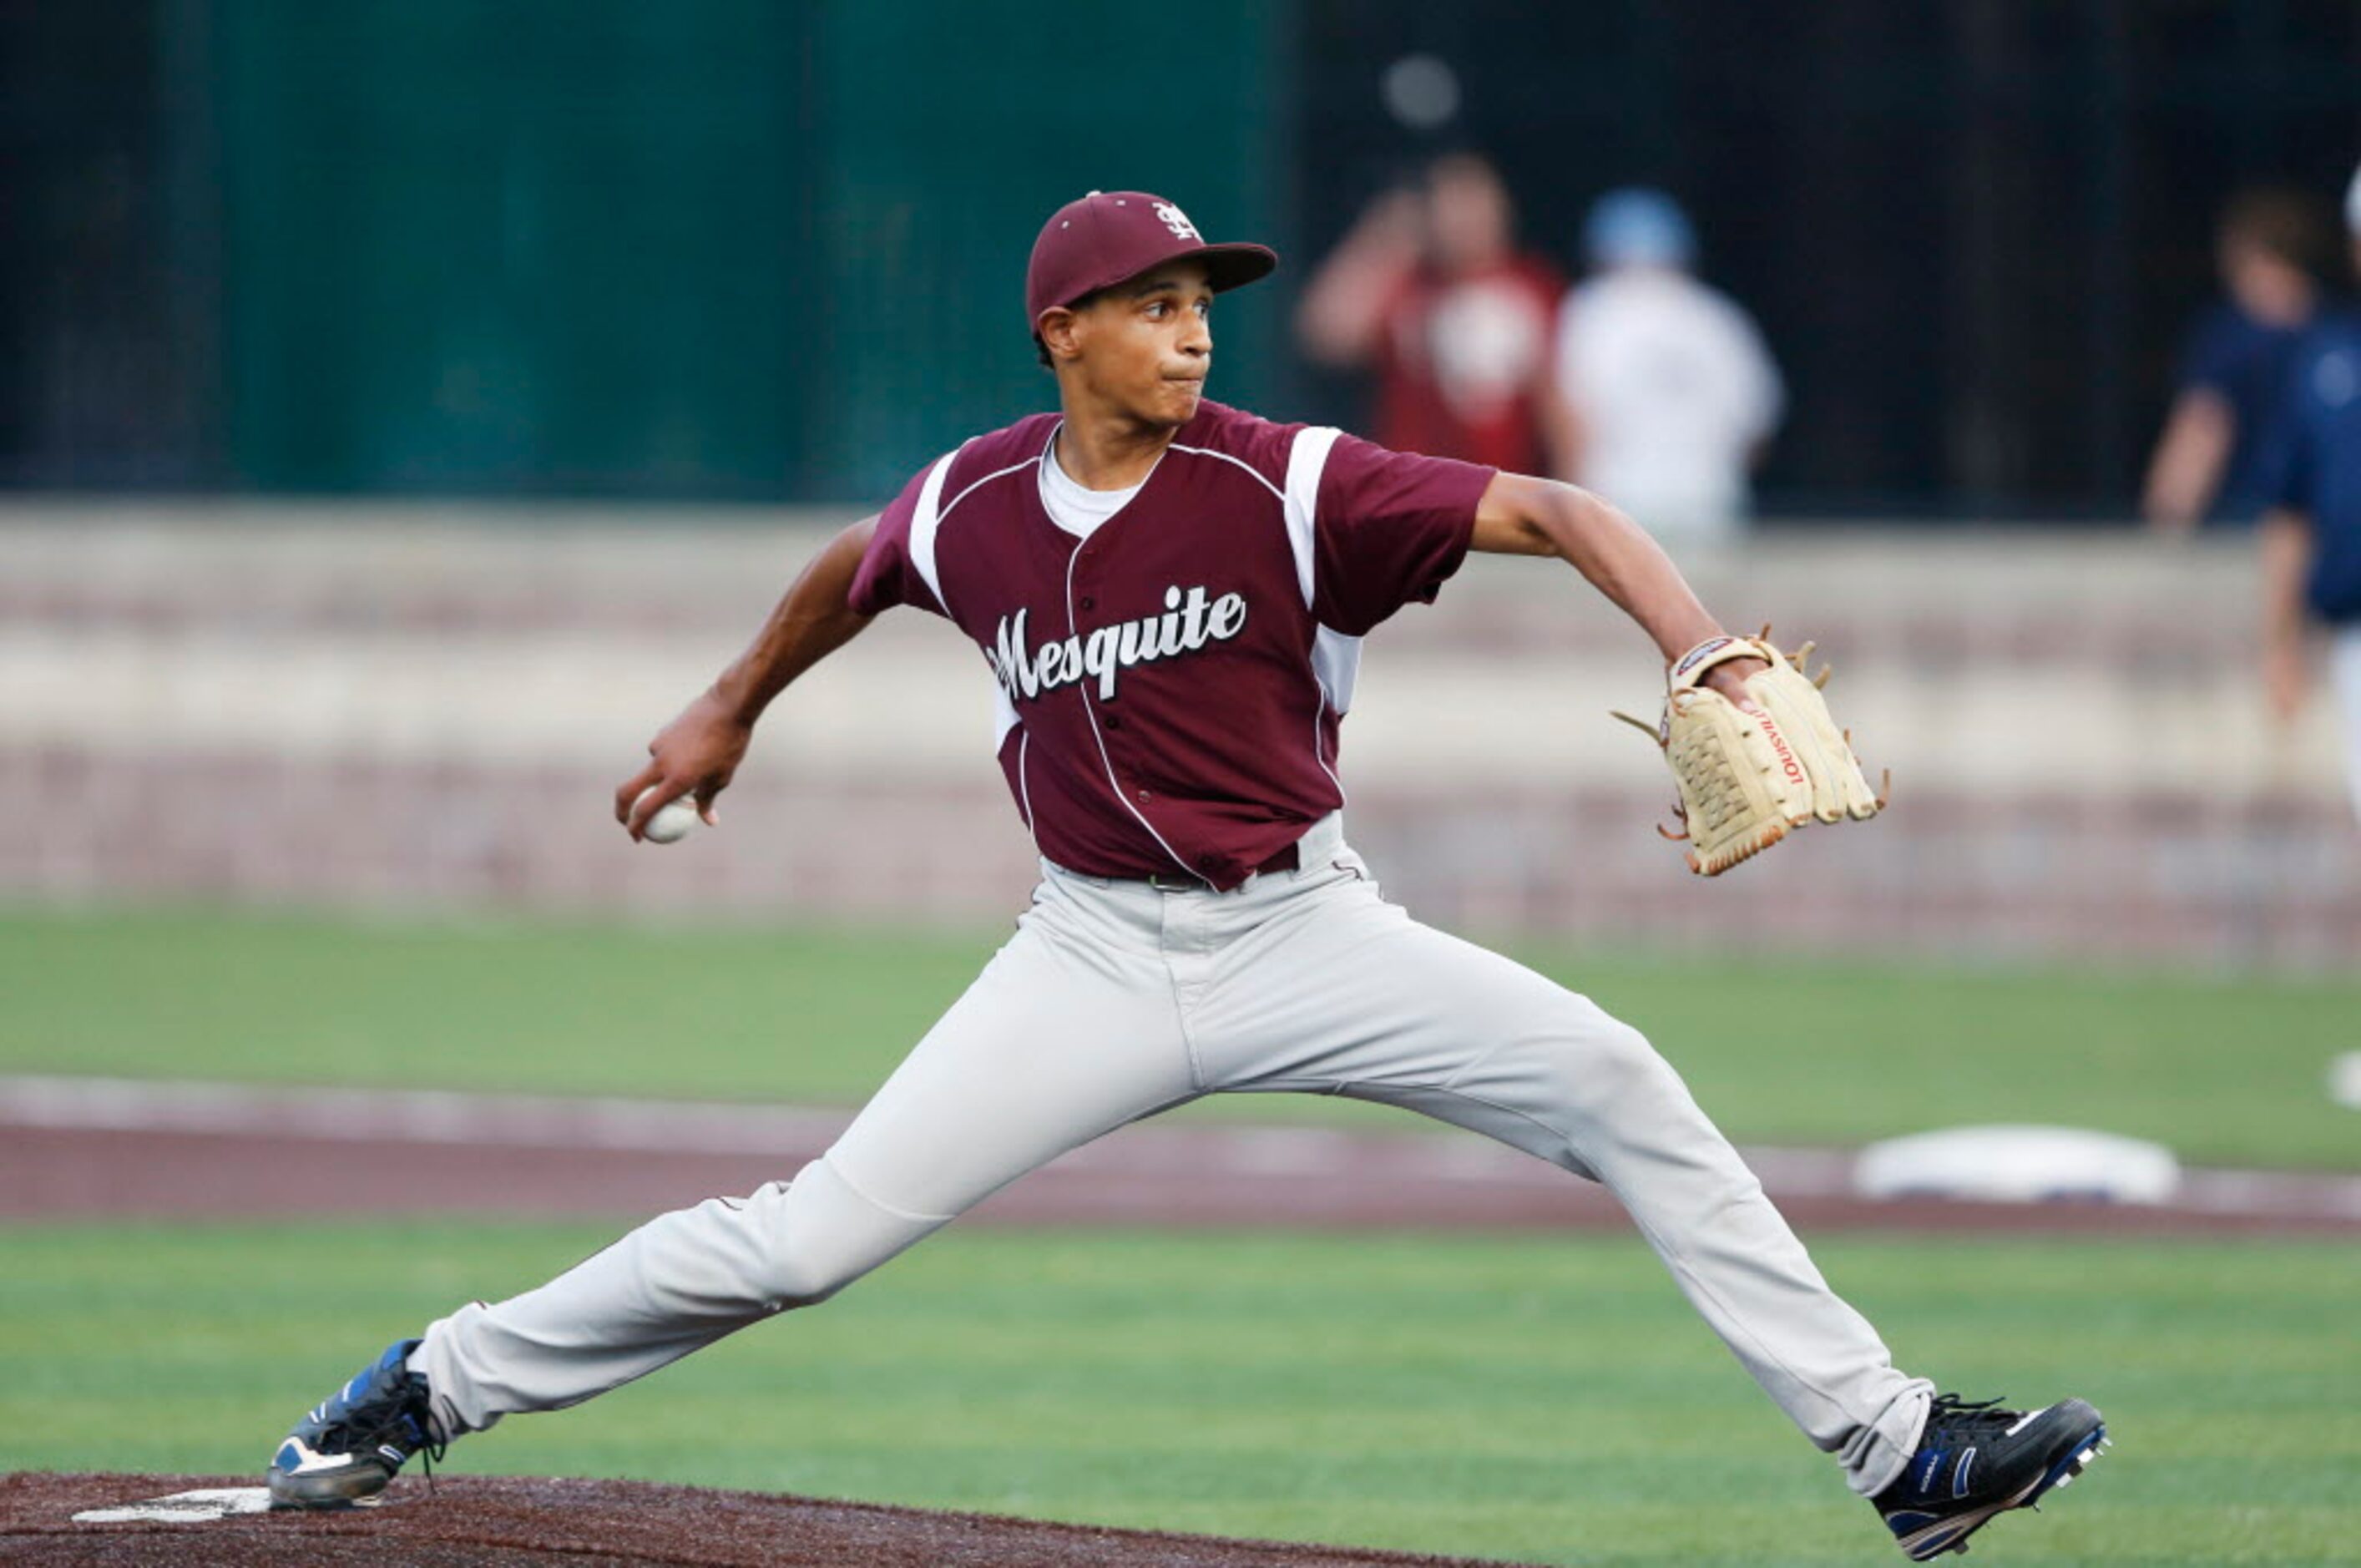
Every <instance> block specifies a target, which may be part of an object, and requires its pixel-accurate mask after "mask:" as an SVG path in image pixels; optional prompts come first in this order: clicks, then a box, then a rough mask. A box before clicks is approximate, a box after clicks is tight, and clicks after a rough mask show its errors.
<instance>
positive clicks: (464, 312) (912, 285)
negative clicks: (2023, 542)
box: [0, 0, 2361, 518]
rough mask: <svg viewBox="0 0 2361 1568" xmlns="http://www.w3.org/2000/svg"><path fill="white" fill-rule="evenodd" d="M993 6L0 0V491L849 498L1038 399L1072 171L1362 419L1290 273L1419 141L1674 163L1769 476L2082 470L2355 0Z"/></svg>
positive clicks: (2125, 441)
mask: <svg viewBox="0 0 2361 1568" xmlns="http://www.w3.org/2000/svg"><path fill="white" fill-rule="evenodd" d="M986 9H987V8H983V7H974V6H967V5H956V6H954V5H932V4H922V3H919V0H869V3H866V4H863V3H859V0H835V3H830V4H813V5H792V4H769V3H763V0H683V3H679V4H674V5H664V6H649V5H643V4H625V3H623V0H566V3H560V0H513V3H510V4H500V5H491V4H479V3H473V0H405V3H401V4H394V3H389V0H347V3H342V4H337V5H316V4H310V3H298V0H86V3H83V4H79V5H56V4H37V3H34V0H8V3H5V4H0V210H5V214H6V224H7V236H6V237H7V244H6V245H5V247H0V483H5V484H6V485H8V486H10V487H13V488H20V489H21V488H92V489H159V488H161V489H185V490H198V491H221V490H229V491H259V492H324V493H338V494H344V493H363V494H367V493H387V494H434V495H442V494H461V495H489V496H503V495H556V496H583V497H640V496H645V497H664V498H685V499H746V500H796V501H822V500H825V501H862V500H875V499H882V496H883V494H884V492H886V491H888V490H890V489H891V488H894V487H895V486H896V485H898V483H899V482H900V480H901V478H902V477H905V476H906V475H907V474H908V473H909V472H910V471H911V470H912V469H914V468H915V467H917V466H918V465H919V464H921V463H923V462H925V461H926V460H927V459H928V458H929V457H931V456H932V455H935V454H936V453H937V452H939V451H940V450H941V449H942V448H943V447H944V446H946V445H948V444H950V443H951V442H953V441H955V440H957V439H958V438H959V437H960V436H961V435H963V434H966V433H970V432H971V431H972V430H974V429H976V428H979V427H982V426H984V425H988V424H994V423H999V422H1005V421H1006V420H1007V419H1010V418H1014V417H1016V415H1018V414H1021V413H1023V412H1026V411H1030V410H1031V409H1032V408H1034V407H1037V406H1038V405H1039V404H1040V403H1041V402H1042V401H1043V400H1045V399H1046V398H1047V396H1048V395H1049V386H1048V383H1047V381H1046V380H1045V379H1044V378H1042V377H1041V375H1040V372H1039V371H1038V369H1036V368H1035V367H1033V365H1032V362H1031V356H1030V347H1029V345H1028V344H1027V342H1026V341H1025V337H1024V323H1023V322H1022V320H1021V314H1022V313H1021V311H1020V310H1019V309H1018V307H1017V294H1018V282H1019V277H1020V275H1021V270H1022V266H1023V258H1024V253H1025V249H1026V247H1027V245H1028V244H1029V242H1030V239H1031V236H1032V233H1033V230H1034V228H1035V227H1036V226H1037V225H1038V222H1039V220H1040V217H1041V216H1042V215H1043V214H1046V213H1047V212H1048V211H1049V209H1050V208H1051V207H1053V206H1054V205H1056V204H1057V203H1059V202H1060V201H1063V200H1066V199H1068V198H1070V197H1071V196H1072V195H1075V194H1079V193H1080V192H1082V190H1084V189H1087V188H1089V187H1091V186H1093V185H1096V186H1104V187H1107V188H1115V187H1118V186H1141V187H1146V188H1148V189H1154V190H1159V191H1160V192H1163V193H1165V194H1168V195H1170V196H1172V197H1174V198H1175V199H1176V200H1178V201H1179V202H1180V203H1181V204H1182V205H1183V206H1184V207H1186V208H1187V209H1188V210H1189V211H1190V212H1191V215H1192V216H1194V217H1195V218H1196V220H1197V221H1198V223H1199V225H1200V226H1202V228H1203V229H1204V230H1205V231H1206V233H1207V234H1208V235H1209V236H1213V237H1223V236H1229V235H1242V236H1243V235H1253V236H1268V237H1270V238H1271V239H1272V240H1273V241H1274V242H1275V243H1276V244H1278V245H1279V247H1281V249H1282V250H1283V251H1284V252H1285V253H1286V254H1287V256H1288V259H1289V262H1290V267H1289V269H1286V270H1283V271H1282V273H1281V275H1280V282H1279V286H1277V287H1274V288H1271V289H1268V290H1258V291H1247V292H1246V293H1245V294H1242V295H1240V296H1239V297H1238V299H1237V301H1236V302H1235V304H1232V303H1231V302H1224V321H1223V326H1224V344H1223V347H1224V356H1223V364H1222V368H1221V371H1220V381H1221V384H1220V386H1219V387H1218V388H1217V395H1222V396H1224V397H1226V398H1228V399H1229V400H1235V401H1239V402H1243V403H1246V404H1247V405H1249V406H1256V407H1259V408H1261V409H1263V410H1265V411H1268V412H1272V413H1274V414H1279V415H1284V416H1291V417H1304V416H1312V415H1317V416H1322V417H1329V418H1341V419H1345V420H1346V421H1348V422H1350V421H1353V420H1354V419H1355V418H1356V413H1357V411H1358V408H1359V389H1357V388H1356V387H1354V386H1353V385H1351V384H1350V383H1347V382H1344V381H1340V380H1337V379H1335V378H1328V377H1323V376H1319V375H1315V374H1313V373H1312V372H1310V371H1309V370H1307V369H1305V368H1304V367H1301V364H1300V363H1299V362H1298V361H1297V359H1296V357H1295V356H1294V354H1293V352H1292V349H1291V347H1290V344H1289V341H1288V338H1287V334H1286V332H1285V330H1284V328H1285V313H1286V309H1287V307H1288V306H1289V304H1290V303H1291V300H1292V291H1293V288H1294V287H1295V283H1296V282H1298V281H1300V280H1301V277H1302V276H1303V274H1304V271H1305V269H1307V268H1308V266H1309V265H1310V263H1311V262H1312V260H1314V259H1315V258H1317V257H1318V256H1319V254H1320V253H1321V252H1322V251H1323V249H1324V248H1325V247H1326V246H1327V245H1328V244H1330V243H1331V242H1333V240H1334V237H1335V236H1337V235H1338V234H1340V233H1341V232H1342V231H1343V229H1344V228H1345V225H1347V224H1348V223H1349V222H1350V221H1351V219H1352V217H1353V215H1354V214H1355V213H1356V211H1357V209H1358V207H1359V204H1360V203H1362V202H1363V201H1365V200H1366V199H1367V197H1368V196H1369V195H1370V194H1371V193H1373V192H1376V191H1377V190H1378V189H1380V188H1381V187H1382V186H1383V185H1384V184H1385V183H1386V182H1387V181H1389V180H1391V179H1393V178H1396V177H1398V176H1399V174H1400V171H1401V170H1403V169H1404V168H1405V167H1407V166H1408V163H1409V162H1410V160H1411V159H1413V158H1414V157H1416V156H1417V155H1418V154H1419V153H1421V152H1422V151H1426V150H1431V149H1432V148H1433V147H1435V146H1440V145H1444V144H1445V143H1448V144H1450V145H1474V146H1477V147H1479V148H1483V149H1485V150H1487V151H1488V152H1490V153H1491V154H1492V155H1493V156H1494V157H1495V158H1496V159H1498V160H1499V163H1500V165H1501V167H1502V168H1503V170H1505V171H1506V173H1507V175H1508V177H1509V180H1510V184H1511V186H1512V188H1513V189H1514V191H1515V192H1516V194H1517V197H1518V200H1519V203H1520V206H1521V214H1522V219H1523V227H1524V232H1525V234H1526V236H1527V238H1528V240H1529V241H1530V242H1531V243H1532V244H1533V245H1534V246H1536V247H1539V248H1542V249H1543V250H1545V251H1548V252H1550V253H1552V254H1554V256H1555V257H1556V258H1558V259H1559V260H1560V261H1561V263H1570V262H1571V259H1572V251H1573V240H1574V236H1575V234H1576V229H1577V227H1578V225H1579V223H1580V219H1581V215H1582V213H1583V210H1584V208H1585V206H1586V205H1587V202H1588V201H1589V199H1590V198H1591V197H1592V196H1594V195H1595V194H1597V193H1598V192H1599V191H1601V190H1604V189H1606V188H1608V187H1609V186H1612V185H1617V184H1622V183H1627V182H1631V181H1635V180H1639V181H1654V182H1659V183H1662V184H1664V186H1666V187H1667V188H1668V189H1670V190H1672V191H1673V192H1675V194H1677V195H1678V196H1680V197H1681V198H1682V200H1683V201H1684V202H1686V203H1687V204H1688V206H1689V208H1690V210H1691V212H1692V214H1693V215H1694V216H1695V217H1696V219H1697V223H1698V225H1699V227H1700V229H1701V231H1702V233H1703V236H1704V246H1705V256H1704V266H1703V270H1704V272H1705V274H1706V275H1707V276H1708V279H1710V280H1712V281H1714V282H1715V283H1717V284H1718V285H1719V286H1721V287H1723V288H1725V289H1727V290H1728V291H1730V292H1731V293H1732V294H1734V295H1735V296H1737V297H1738V298H1739V299H1740V300H1741V302H1744V303H1745V304H1747V305H1748V307H1749V308H1750V309H1752V311H1753V312H1754V313H1756V314H1757V316H1758V317H1759V319H1760V320H1761V322H1762V323H1763V328H1764V331H1765V333H1766V335H1767V336H1768V337H1769V339H1770V341H1771V343H1772V345H1773V349H1774V351H1775V353H1776V354H1777V356H1779V358H1780V360H1781V362H1782V365H1783V367H1784V370H1785V371H1786V374H1787V378H1788V381H1789V387H1790V391H1791V395H1792V399H1793V401H1792V406H1791V409H1790V412H1789V418H1788V422H1787V424H1786V426H1785V428H1784V431H1783V432H1782V433H1781V435H1780V437H1779V440H1778V442H1777V444H1776V446H1775V448H1774V449H1773V454H1772V457H1771V461H1770V465H1769V466H1768V468H1767V469H1766V470H1765V472H1764V474H1763V487H1762V488H1763V499H1764V502H1765V505H1766V507H1767V508H1768V510H1772V511H1773V512H1782V511H1784V512H1787V513H1791V514H1798V513H1808V514H1814V515H1827V514H1831V513H1835V514H1844V513H1875V514H1880V515H1905V516H1928V517H1947V516H1948V517H1990V516H2012V515H2026V516H2041V517H2060V518H2074V517H2086V516H2110V517H2112V516H2120V515H2123V514H2125V512H2126V511H2127V510H2128V508H2129V505H2130V502H2131V499H2132V498H2133V496H2134V493H2135V490H2136V483H2137V477H2138V473H2139V469H2140V466H2141V463H2142V461H2143V459H2144V457H2145V455H2146V449H2147V444H2148V442H2149V441H2150V440H2151V439H2152V437H2153V434H2154V432H2155V427H2156V423H2157V421H2158V416H2159V414H2160V412H2161V410H2162V406H2163V402H2164V400H2165V398H2166V396H2167V394H2168V392H2169V385H2170V377H2171V367H2172V363H2173V360H2174V357H2175V356H2176V354H2177V351H2178V342H2179V337H2180V332H2181V330H2182V328H2183V326H2184V325H2185V323H2187V320H2188V318H2189V316H2190V315H2191V313H2192V312H2193V311H2194V310H2195V309H2196V308H2197V307H2198V306H2199V305H2201V304H2202V302H2205V301H2206V300H2207V299H2208V298H2209V297H2210V296H2211V292H2212V288H2213V283H2212V277H2211V245H2210V231H2211V227H2212V224H2213V218H2214V217H2215V215H2216V214H2217V212H2218V210H2219V208H2220V205H2221V203H2222V202H2223V201H2224V199H2225V198H2226V197H2227V196H2228V195H2229V194H2230V192H2232V191H2234V190H2235V189H2236V188H2238V187H2239V186H2241V185H2244V184H2246V183H2250V182H2254V181H2273V180H2276V181H2294V182H2297V183H2301V184H2302V185H2305V186H2307V187H2309V188H2311V189H2312V190H2313V191H2315V192H2318V193H2319V195H2320V197H2321V199H2322V201H2323V205H2324V206H2325V205H2327V204H2330V203H2334V201H2335V200H2336V199H2337V198H2338V197H2339V196H2340V195H2341V193H2342V191H2343V189H2344V184H2345V180H2346V179H2347V178H2348V177H2349V176H2350V174H2351V171H2352V170H2353V167H2354V163H2355V160H2356V157H2357V156H2361V6H2356V5H2354V4H2352V3H2351V0H2242V3H2238V4H2211V3H2200V0H2047V3H2045V0H1944V3H1941V4H1935V3H1928V4H1921V5H1893V4H1891V3H1890V0H1776V3H1773V0H1753V3H1747V0H1595V3H1591V4H1586V5H1579V6H1573V5H1565V6H1534V5H1530V4H1514V3H1508V0H1456V3H1455V4H1454V5H1448V6H1436V5H1433V4H1432V3H1431V0H1418V3H1412V0H1350V3H1348V0H1298V3H1296V4H1293V5H1257V4H1253V3H1251V0H1207V3H1205V4H1201V5H1192V6H1191V8H1190V10H1189V12H1188V14H1187V15H1186V16H1179V15H1174V14H1159V15H1148V14H1143V13H1141V12H1139V11H1137V10H1136V9H1131V8H1121V7H1104V8H1099V7H1092V6H1081V7H1076V6H1072V5H1051V4H1047V3H1038V4H1029V5H1027V4H1019V5H1008V6H997V7H991V8H989V12H990V16H991V23H990V25H989V26H987V25H986V23H985V21H984V19H983V18H984V15H985V12H986ZM1418 51H1423V52H1431V53H1433V54H1436V55H1438V56H1440V57H1442V58H1444V59H1445V60H1448V61H1449V62H1450V63H1451V64H1452V65H1453V66H1454V67H1455V69H1456V71H1458V72H1459V75H1460V79H1461V82H1462V84H1463V87H1464V89H1465V107H1464V109H1463V112H1462V115H1461V117H1460V119H1459V121H1458V122H1457V123H1456V124H1455V125H1454V126H1451V127H1449V128H1448V129H1447V130H1446V131H1445V132H1444V133H1441V134H1440V135H1439V136H1436V137H1428V138H1424V139H1422V138H1420V137H1413V136H1411V134H1410V133H1407V132H1405V131H1403V130H1402V129H1401V128H1400V127H1399V126H1396V125H1395V124H1394V123H1393V122H1392V121H1391V120H1390V119H1389V117H1388V116H1387V115H1386V112H1385V110H1384V108H1383V106H1382V104H1381V103H1380V100H1379V95H1378V80H1379V78H1380V76H1381V74H1382V72H1383V71H1384V68H1385V67H1386V66H1387V65H1388V64H1389V63H1390V62H1391V61H1393V60H1396V59H1398V58H1400V56H1402V55H1404V54H1407V53H1411V52H1418ZM1257 296H1259V297H1257Z"/></svg>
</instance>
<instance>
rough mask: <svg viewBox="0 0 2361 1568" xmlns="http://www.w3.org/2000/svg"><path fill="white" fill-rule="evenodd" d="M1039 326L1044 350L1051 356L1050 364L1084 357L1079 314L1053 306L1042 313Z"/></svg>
mask: <svg viewBox="0 0 2361 1568" xmlns="http://www.w3.org/2000/svg"><path fill="white" fill-rule="evenodd" d="M1037 324H1038V327H1039V329H1040V337H1041V347H1042V350H1043V352H1044V353H1046V354H1048V355H1049V362H1050V364H1052V365H1055V364H1057V363H1058V362H1059V361H1060V360H1066V361H1072V360H1076V359H1080V358H1081V357H1082V317H1081V316H1080V315H1079V314H1078V313H1075V312H1074V311H1072V310H1071V309H1069V308H1068V307H1066V306H1064V305H1052V306H1050V307H1049V309H1048V310H1046V311H1043V312H1042V313H1041V320H1040V321H1039V323H1037Z"/></svg>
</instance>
